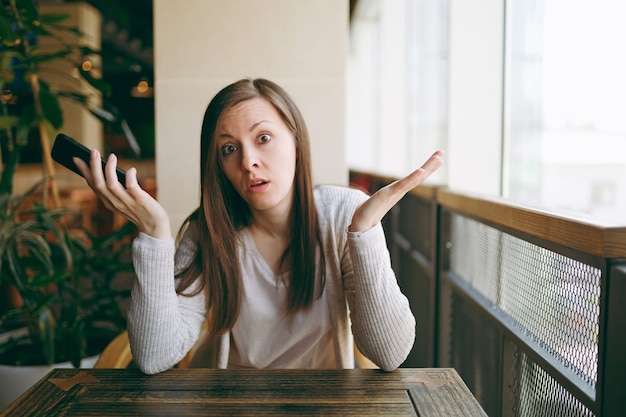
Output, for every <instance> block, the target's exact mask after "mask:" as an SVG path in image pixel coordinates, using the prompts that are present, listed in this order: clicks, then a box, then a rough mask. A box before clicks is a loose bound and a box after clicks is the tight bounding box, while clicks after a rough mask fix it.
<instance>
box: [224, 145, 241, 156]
mask: <svg viewBox="0 0 626 417" xmlns="http://www.w3.org/2000/svg"><path fill="white" fill-rule="evenodd" d="M236 150H237V147H236V146H235V145H225V146H222V155H223V156H226V155H230V154H231V153H233V152H235V151H236Z"/></svg>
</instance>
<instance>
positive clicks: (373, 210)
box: [349, 151, 444, 231]
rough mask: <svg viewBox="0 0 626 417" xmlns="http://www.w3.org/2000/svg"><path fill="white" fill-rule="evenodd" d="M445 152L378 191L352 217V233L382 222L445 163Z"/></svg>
mask: <svg viewBox="0 0 626 417" xmlns="http://www.w3.org/2000/svg"><path fill="white" fill-rule="evenodd" d="M443 154H444V153H443V151H437V152H435V153H434V154H432V155H431V156H430V158H428V159H427V160H426V162H425V163H424V164H423V165H422V166H421V167H419V168H418V169H416V170H415V171H413V172H412V173H410V174H409V175H407V176H406V177H404V178H402V179H399V180H397V181H394V182H393V183H391V184H389V185H387V186H386V187H383V188H381V189H380V190H378V191H377V192H376V193H374V195H372V196H371V197H370V198H369V199H368V200H367V201H366V202H365V203H363V204H362V205H361V206H359V207H358V208H357V210H356V211H355V213H354V216H353V217H352V223H351V224H350V228H349V230H350V231H364V230H368V229H369V228H371V227H373V226H374V225H376V224H377V223H378V222H380V221H381V220H382V218H383V217H384V216H385V214H387V212H388V211H389V210H391V208H392V207H393V206H394V205H395V204H396V203H397V202H398V201H400V200H401V199H402V197H404V196H405V195H406V193H408V192H409V191H410V190H412V189H413V188H415V187H417V186H419V185H421V184H423V183H424V181H426V179H427V178H428V177H429V176H430V175H431V174H432V173H433V172H435V171H436V170H437V169H439V167H440V166H441V164H442V163H443V159H442V158H443Z"/></svg>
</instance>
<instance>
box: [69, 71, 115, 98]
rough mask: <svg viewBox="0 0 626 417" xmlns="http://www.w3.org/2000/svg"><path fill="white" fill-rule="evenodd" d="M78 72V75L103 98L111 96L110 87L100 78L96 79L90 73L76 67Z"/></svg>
mask: <svg viewBox="0 0 626 417" xmlns="http://www.w3.org/2000/svg"><path fill="white" fill-rule="evenodd" d="M77 68H78V71H79V73H80V75H81V76H82V77H83V78H84V79H85V81H87V82H88V83H89V85H91V86H92V87H94V88H95V89H96V90H98V91H99V92H100V93H101V94H102V95H103V96H104V97H109V96H110V95H111V86H110V85H109V84H108V83H107V82H106V81H104V80H102V78H96V77H94V76H93V75H91V72H89V71H85V70H84V69H82V67H80V66H78V67H77Z"/></svg>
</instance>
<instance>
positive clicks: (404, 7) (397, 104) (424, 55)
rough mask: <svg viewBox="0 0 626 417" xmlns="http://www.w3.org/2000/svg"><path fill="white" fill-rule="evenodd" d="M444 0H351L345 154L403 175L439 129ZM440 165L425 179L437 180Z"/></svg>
mask: <svg viewBox="0 0 626 417" xmlns="http://www.w3.org/2000/svg"><path fill="white" fill-rule="evenodd" d="M447 20H448V16H447V0H359V1H358V3H357V8H356V10H355V13H354V15H353V17H352V21H351V25H350V26H351V36H350V61H349V66H348V68H349V76H348V113H347V114H348V123H347V124H348V162H349V165H350V167H351V168H353V169H359V170H365V171H373V172H377V173H381V174H385V175H392V176H403V175H405V174H408V173H409V172H410V171H412V170H413V169H415V168H417V167H419V166H420V165H421V163H422V162H423V161H424V160H425V159H426V158H427V157H428V156H429V155H430V154H431V153H432V152H433V151H434V150H436V149H443V148H445V142H446V135H447V97H448V90H447V58H448V56H447V33H448V26H447ZM444 171H445V169H442V170H441V172H438V173H437V174H436V175H435V176H434V177H433V178H431V181H438V182H444V179H443V178H445V175H444Z"/></svg>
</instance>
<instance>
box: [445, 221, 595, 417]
mask: <svg viewBox="0 0 626 417" xmlns="http://www.w3.org/2000/svg"><path fill="white" fill-rule="evenodd" d="M450 243H451V248H450V249H451V250H450V270H451V272H452V273H454V274H455V275H456V276H458V277H459V278H460V279H461V280H463V281H464V282H466V283H467V284H468V285H469V286H470V287H471V288H472V289H473V290H475V291H476V292H478V293H479V294H480V295H482V296H483V297H484V298H486V299H487V300H489V302H490V303H492V304H493V307H494V308H498V309H499V310H500V311H501V312H502V313H504V315H505V316H506V317H508V318H510V321H511V323H513V325H514V326H517V327H518V328H519V329H521V331H522V332H523V334H525V335H526V336H528V337H529V338H531V339H532V340H534V341H535V342H536V343H537V344H538V345H539V346H541V348H543V349H544V350H545V352H546V353H547V354H548V355H551V356H552V357H553V358H555V359H556V360H557V361H559V362H560V363H561V364H563V365H564V366H566V367H567V368H569V369H571V370H572V371H573V372H574V373H575V374H576V375H577V376H578V377H579V378H580V379H581V381H583V382H584V383H586V384H588V385H589V386H590V387H593V388H595V386H596V383H597V372H598V332H599V315H600V304H599V298H600V284H601V282H600V281H601V271H600V270H599V269H598V268H595V267H592V266H590V265H587V264H585V263H583V262H580V261H577V260H575V259H572V258H569V257H567V256H564V255H562V254H559V253H556V252H553V251H550V250H548V249H545V248H542V247H539V246H537V245H534V244H532V243H530V242H528V241H525V240H522V239H519V238H516V237H515V236H512V235H510V234H507V233H504V232H502V231H499V230H497V229H495V228H492V227H490V226H488V225H485V224H483V223H479V222H477V221H474V220H472V219H470V218H467V217H463V216H461V215H456V214H453V215H452V217H451V229H450ZM455 248H459V250H455ZM535 374H536V372H535ZM537 387H539V385H537ZM525 389H526V388H524V390H525ZM529 389H531V388H529ZM528 415H533V414H528ZM537 415H540V414H537ZM546 415H548V414H546Z"/></svg>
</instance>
